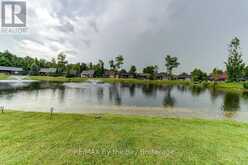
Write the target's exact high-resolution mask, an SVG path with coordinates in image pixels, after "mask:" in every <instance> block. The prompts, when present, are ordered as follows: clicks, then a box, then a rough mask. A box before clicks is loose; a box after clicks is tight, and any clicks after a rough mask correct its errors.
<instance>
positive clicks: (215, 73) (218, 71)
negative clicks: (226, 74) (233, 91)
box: [211, 68, 223, 81]
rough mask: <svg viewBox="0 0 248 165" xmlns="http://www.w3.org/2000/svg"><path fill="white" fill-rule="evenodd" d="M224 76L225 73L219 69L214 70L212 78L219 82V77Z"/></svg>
mask: <svg viewBox="0 0 248 165" xmlns="http://www.w3.org/2000/svg"><path fill="white" fill-rule="evenodd" d="M222 74H223V71H222V70H220V69H217V68H214V69H213V71H212V73H211V76H212V78H213V80H214V81H216V80H218V78H219V76H220V75H222Z"/></svg>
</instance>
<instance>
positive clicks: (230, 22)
mask: <svg viewBox="0 0 248 165" xmlns="http://www.w3.org/2000/svg"><path fill="white" fill-rule="evenodd" d="M26 2H27V26H28V33H27V34H23V35H4V34H0V38H1V39H0V51H4V50H9V51H10V52H12V53H15V54H17V55H18V56H27V55H28V56H32V57H38V58H45V59H48V60H50V59H51V58H52V57H56V56H57V54H58V53H59V52H65V54H67V57H68V60H69V61H70V62H73V63H76V62H85V63H88V62H91V61H92V62H97V61H98V60H99V59H102V60H104V61H105V63H106V65H108V61H109V60H110V59H113V58H114V57H115V56H117V55H119V54H121V55H123V56H124V58H125V65H124V67H125V68H126V69H128V68H129V67H130V65H136V66H137V67H138V68H140V69H139V70H141V68H143V67H144V66H147V65H158V66H159V68H160V71H165V66H164V58H165V56H166V54H171V55H172V56H176V57H178V59H179V62H180V63H181V65H180V66H179V68H178V69H177V70H176V72H178V73H179V72H184V71H186V72H191V71H192V70H193V69H194V68H200V69H203V70H205V71H208V72H209V71H210V70H212V69H213V68H214V67H218V68H220V69H224V61H225V60H226V59H227V57H228V44H229V42H230V41H231V39H232V38H233V37H235V36H237V37H239V38H240V40H241V49H242V53H243V58H244V60H245V61H246V62H247V63H248V61H247V60H248V19H247V18H248V1H247V0H236V1H233V0H27V1H26Z"/></svg>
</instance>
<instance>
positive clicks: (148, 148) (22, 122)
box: [0, 112, 248, 165]
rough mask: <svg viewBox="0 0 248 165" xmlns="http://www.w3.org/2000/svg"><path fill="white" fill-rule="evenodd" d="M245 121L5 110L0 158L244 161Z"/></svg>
mask: <svg viewBox="0 0 248 165" xmlns="http://www.w3.org/2000/svg"><path fill="white" fill-rule="evenodd" d="M247 146H248V124H244V123H237V122H233V121H208V120H196V119H173V118H159V117H137V116H135V117H134V116H132V117H131V116H115V115H102V116H99V115H98V116H97V117H96V115H72V114H56V115H54V117H53V119H52V120H50V118H49V114H47V113H25V112H6V113H4V114H0V148H1V150H0V155H1V156H0V164H7V165H8V164H18V165H19V164H20V165H22V164H23V165H27V164H43V165H46V164H53V165H57V164H200V165H202V164H246V163H247V161H248V147H247Z"/></svg>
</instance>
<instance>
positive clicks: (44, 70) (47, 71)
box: [39, 68, 57, 76]
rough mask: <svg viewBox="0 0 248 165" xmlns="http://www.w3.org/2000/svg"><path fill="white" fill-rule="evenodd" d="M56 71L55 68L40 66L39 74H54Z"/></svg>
mask: <svg viewBox="0 0 248 165" xmlns="http://www.w3.org/2000/svg"><path fill="white" fill-rule="evenodd" d="M56 72H57V69H56V68H41V69H40V71H39V73H40V75H46V76H47V75H51V74H55V73H56Z"/></svg>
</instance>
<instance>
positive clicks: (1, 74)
mask: <svg viewBox="0 0 248 165" xmlns="http://www.w3.org/2000/svg"><path fill="white" fill-rule="evenodd" d="M8 77H9V76H8V75H7V74H4V73H0V80H6V79H8Z"/></svg>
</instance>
